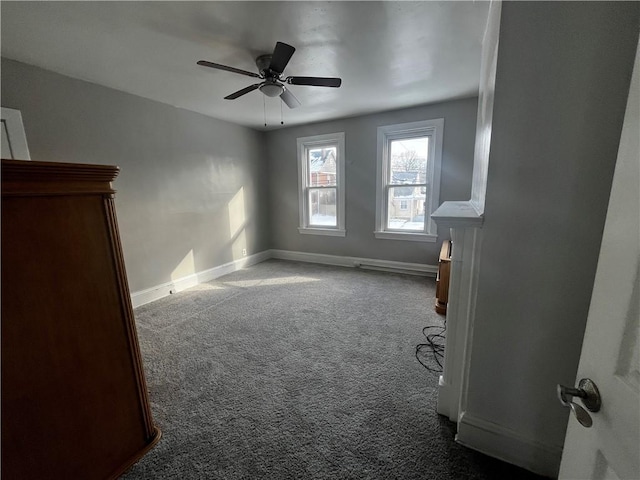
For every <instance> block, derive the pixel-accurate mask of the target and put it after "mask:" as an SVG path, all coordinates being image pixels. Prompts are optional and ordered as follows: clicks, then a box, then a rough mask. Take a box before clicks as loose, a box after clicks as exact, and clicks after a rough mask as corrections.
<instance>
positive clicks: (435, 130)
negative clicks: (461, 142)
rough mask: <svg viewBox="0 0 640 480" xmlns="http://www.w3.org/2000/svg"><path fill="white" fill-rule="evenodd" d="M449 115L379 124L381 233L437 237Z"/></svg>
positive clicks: (378, 229) (413, 237)
mask: <svg viewBox="0 0 640 480" xmlns="http://www.w3.org/2000/svg"><path fill="white" fill-rule="evenodd" d="M443 133H444V119H443V118H439V119H435V120H426V121H422V122H413V123H403V124H399V125H388V126H384V127H379V128H378V183H377V192H376V230H375V236H376V238H385V239H395V240H414V241H423V242H435V241H436V240H437V232H436V225H435V222H434V221H433V220H431V214H432V213H433V211H434V210H435V209H436V208H437V207H438V203H439V199H440V198H439V197H440V163H441V159H442V138H443Z"/></svg>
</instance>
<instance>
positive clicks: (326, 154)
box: [307, 146, 337, 187]
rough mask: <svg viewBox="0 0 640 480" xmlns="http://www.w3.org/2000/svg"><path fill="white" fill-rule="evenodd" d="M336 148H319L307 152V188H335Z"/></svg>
mask: <svg viewBox="0 0 640 480" xmlns="http://www.w3.org/2000/svg"><path fill="white" fill-rule="evenodd" d="M336 152H337V148H336V147H335V146H334V147H320V148H310V149H309V150H308V154H307V155H308V157H307V158H308V161H309V177H310V178H309V186H311V187H320V186H335V185H337V182H336V159H337V153H336Z"/></svg>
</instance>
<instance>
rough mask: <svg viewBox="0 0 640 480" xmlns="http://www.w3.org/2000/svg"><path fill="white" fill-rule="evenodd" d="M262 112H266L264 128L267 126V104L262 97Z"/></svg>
mask: <svg viewBox="0 0 640 480" xmlns="http://www.w3.org/2000/svg"><path fill="white" fill-rule="evenodd" d="M262 111H263V112H264V126H265V127H266V126H267V102H266V100H265V99H264V95H262Z"/></svg>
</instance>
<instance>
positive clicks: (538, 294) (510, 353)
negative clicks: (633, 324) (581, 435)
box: [466, 2, 640, 447]
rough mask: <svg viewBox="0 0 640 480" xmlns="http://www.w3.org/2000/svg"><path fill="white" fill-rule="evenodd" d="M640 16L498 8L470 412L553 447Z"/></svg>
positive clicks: (547, 5) (562, 425)
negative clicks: (558, 392)
mask: <svg viewBox="0 0 640 480" xmlns="http://www.w3.org/2000/svg"><path fill="white" fill-rule="evenodd" d="M639 19H640V3H637V2H634V3H618V2H586V3H582V2H580V3H578V2H503V4H502V21H501V32H500V46H499V53H498V66H497V77H496V89H495V103H494V114H493V135H492V142H491V154H490V161H489V174H488V181H487V196H486V205H485V221H484V227H483V231H484V236H483V250H482V255H481V262H480V263H481V265H480V276H479V283H478V284H479V288H478V296H477V309H476V316H475V326H474V330H473V351H472V354H471V367H470V375H469V385H468V388H469V390H468V391H469V393H468V399H467V408H466V409H467V411H468V412H470V413H471V414H473V415H474V416H476V417H480V418H482V419H485V420H488V421H490V422H494V423H496V424H498V425H501V426H504V427H506V428H508V429H511V430H513V431H515V432H517V433H518V434H520V435H522V436H524V437H525V438H528V439H531V440H534V441H538V442H541V443H542V444H545V445H551V446H556V447H560V446H562V444H563V442H564V435H565V430H566V425H567V417H568V409H566V408H563V407H561V405H560V403H559V402H558V400H557V398H556V384H557V383H563V384H565V385H572V384H573V382H574V380H575V375H576V371H577V365H578V359H579V356H580V348H581V344H582V338H583V334H584V329H585V322H586V318H587V312H588V309H589V302H590V298H591V291H592V287H593V280H594V276H595V269H596V264H597V260H598V253H599V248H600V242H601V236H602V231H603V228H604V219H605V215H606V210H607V204H608V199H609V192H610V188H611V181H612V176H613V171H614V167H615V161H616V156H617V150H618V142H619V140H620V132H621V128H622V122H623V117H624V111H625V105H626V100H627V93H628V90H629V82H630V78H631V73H632V67H633V59H634V53H635V49H636V45H637V42H638V26H639V25H638V22H639ZM602 320H603V321H606V319H602ZM630 408H633V407H632V406H630ZM572 421H575V420H572Z"/></svg>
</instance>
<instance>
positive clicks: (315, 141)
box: [298, 132, 347, 237]
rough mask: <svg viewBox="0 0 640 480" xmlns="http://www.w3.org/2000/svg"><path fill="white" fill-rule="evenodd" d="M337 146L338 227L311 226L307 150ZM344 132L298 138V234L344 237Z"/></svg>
mask: <svg viewBox="0 0 640 480" xmlns="http://www.w3.org/2000/svg"><path fill="white" fill-rule="evenodd" d="M328 144H333V145H337V147H338V148H337V151H336V154H337V158H336V164H337V165H336V184H337V185H336V217H337V218H336V220H337V222H336V223H337V226H335V227H328V226H322V227H317V226H310V225H309V218H308V213H307V212H308V211H309V209H308V196H307V194H306V187H307V178H308V173H309V172H308V164H307V155H306V152H307V149H309V148H313V147H318V146H322V145H328ZM344 151H345V150H344V132H337V133H329V134H326V135H313V136H311V137H300V138H298V214H299V227H298V232H300V233H301V234H303V235H328V236H333V237H344V236H346V234H347V231H346V229H345V188H344V185H345V163H346V162H345V154H344Z"/></svg>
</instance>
